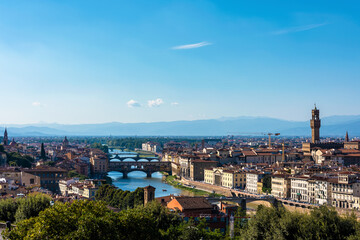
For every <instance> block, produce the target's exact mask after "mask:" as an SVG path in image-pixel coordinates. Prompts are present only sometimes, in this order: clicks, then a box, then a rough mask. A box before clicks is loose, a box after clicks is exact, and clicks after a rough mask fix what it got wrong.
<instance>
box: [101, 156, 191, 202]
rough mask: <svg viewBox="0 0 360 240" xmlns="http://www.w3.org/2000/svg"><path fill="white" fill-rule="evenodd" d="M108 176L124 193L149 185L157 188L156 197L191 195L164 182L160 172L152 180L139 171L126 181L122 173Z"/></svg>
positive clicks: (130, 174) (153, 175)
mask: <svg viewBox="0 0 360 240" xmlns="http://www.w3.org/2000/svg"><path fill="white" fill-rule="evenodd" d="M115 151H116V150H115ZM130 154H131V153H129V155H130ZM108 176H109V177H111V178H112V180H113V185H114V186H116V187H118V188H120V189H122V190H124V191H125V190H129V191H134V190H135V189H136V188H138V187H146V186H148V185H151V186H153V187H155V188H156V190H155V197H161V196H167V195H170V194H174V195H180V194H183V195H189V193H187V192H184V191H182V190H180V189H178V188H175V187H173V186H171V185H168V184H166V183H165V182H163V181H162V177H163V175H162V174H161V173H159V172H156V173H153V174H152V176H151V178H146V173H144V172H139V171H136V172H131V173H129V174H128V178H126V179H123V178H122V173H120V172H109V173H108Z"/></svg>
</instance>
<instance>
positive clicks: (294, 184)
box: [290, 176, 309, 202]
mask: <svg viewBox="0 0 360 240" xmlns="http://www.w3.org/2000/svg"><path fill="white" fill-rule="evenodd" d="M308 179H309V177H307V176H299V177H290V186H291V191H290V198H291V199H292V200H296V201H300V202H308V201H309V193H308V191H309V190H308V187H309V183H308Z"/></svg>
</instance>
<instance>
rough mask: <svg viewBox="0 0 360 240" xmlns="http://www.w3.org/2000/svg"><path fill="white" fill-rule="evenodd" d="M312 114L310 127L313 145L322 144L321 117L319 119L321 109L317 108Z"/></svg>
mask: <svg viewBox="0 0 360 240" xmlns="http://www.w3.org/2000/svg"><path fill="white" fill-rule="evenodd" d="M311 112H312V118H311V120H310V126H311V142H312V143H318V142H320V125H321V121H320V117H319V114H320V112H319V109H317V108H316V105H315V108H314V109H313V110H312V111H311Z"/></svg>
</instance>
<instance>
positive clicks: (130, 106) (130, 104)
mask: <svg viewBox="0 0 360 240" xmlns="http://www.w3.org/2000/svg"><path fill="white" fill-rule="evenodd" d="M126 104H127V106H128V107H129V108H133V107H141V104H140V103H138V102H137V101H135V100H134V99H131V100H130V101H128V102H127V103H126Z"/></svg>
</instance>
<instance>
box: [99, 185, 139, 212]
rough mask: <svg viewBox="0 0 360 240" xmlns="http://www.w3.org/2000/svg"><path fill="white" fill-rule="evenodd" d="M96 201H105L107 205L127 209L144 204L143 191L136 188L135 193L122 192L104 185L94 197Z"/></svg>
mask: <svg viewBox="0 0 360 240" xmlns="http://www.w3.org/2000/svg"><path fill="white" fill-rule="evenodd" d="M95 198H96V200H102V201H105V202H106V203H107V204H108V205H110V206H112V207H115V208H119V209H127V208H133V207H135V206H138V205H143V203H144V189H143V188H137V189H136V190H135V191H133V192H130V191H123V190H121V189H118V188H116V187H114V186H111V185H108V184H104V185H102V186H100V187H99V189H98V190H97V191H96V195H95Z"/></svg>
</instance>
